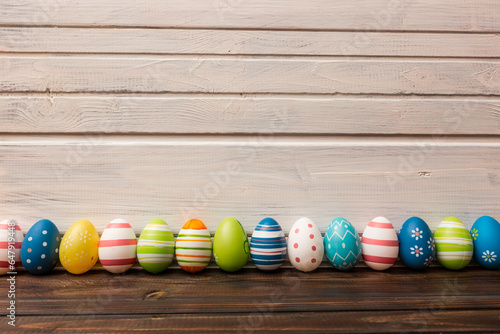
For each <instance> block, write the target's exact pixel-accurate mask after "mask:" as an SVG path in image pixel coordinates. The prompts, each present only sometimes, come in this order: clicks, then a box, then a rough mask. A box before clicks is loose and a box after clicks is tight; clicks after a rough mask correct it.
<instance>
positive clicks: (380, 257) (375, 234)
mask: <svg viewBox="0 0 500 334" xmlns="http://www.w3.org/2000/svg"><path fill="white" fill-rule="evenodd" d="M361 246H362V249H363V250H362V255H363V260H364V261H365V263H366V264H367V265H368V266H369V267H370V268H372V269H374V270H386V269H389V268H390V267H392V265H393V264H394V262H396V259H397V258H398V252H399V241H398V236H397V235H396V230H394V226H392V224H391V222H390V221H389V220H388V219H387V218H385V217H377V218H374V219H372V221H371V222H370V223H368V226H367V227H366V228H365V231H364V232H363V236H362V238H361Z"/></svg>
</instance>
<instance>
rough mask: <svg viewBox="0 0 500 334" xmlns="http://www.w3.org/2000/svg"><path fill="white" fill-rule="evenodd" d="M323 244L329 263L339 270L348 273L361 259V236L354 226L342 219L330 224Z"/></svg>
mask: <svg viewBox="0 0 500 334" xmlns="http://www.w3.org/2000/svg"><path fill="white" fill-rule="evenodd" d="M323 242H324V246H325V253H326V258H327V260H328V262H330V264H331V265H332V266H333V267H334V268H336V269H338V270H342V271H348V270H350V269H352V268H354V266H356V264H357V263H358V262H359V260H360V259H361V240H360V238H359V235H358V233H357V232H356V230H355V229H354V226H352V224H351V223H350V222H349V221H348V220H346V219H344V218H342V217H339V218H335V219H334V220H333V221H332V222H331V223H330V225H329V226H328V228H327V229H326V233H325V237H324V239H323Z"/></svg>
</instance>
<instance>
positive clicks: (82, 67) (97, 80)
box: [0, 56, 500, 95]
mask: <svg viewBox="0 0 500 334" xmlns="http://www.w3.org/2000/svg"><path fill="white" fill-rule="evenodd" d="M499 69H500V62H498V61H491V60H490V61H482V60H474V61H464V60H443V61H442V60H397V61H394V60H373V59H355V60H353V59H308V60H305V59H303V58H301V59H295V58H287V59H272V58H271V59H269V58H240V57H236V58H234V59H227V58H224V57H223V58H217V57H215V56H211V57H206V58H205V57H197V58H194V57H191V56H187V57H181V56H170V57H167V56H161V57H159V56H158V57H153V56H149V57H126V56H123V57H119V56H114V57H105V58H103V57H81V56H38V57H33V56H26V57H12V56H4V57H0V71H1V72H0V75H1V76H2V81H1V82H0V91H4V92H19V91H21V92H22V91H30V92H45V91H49V92H195V93H296V94H303V93H313V94H336V93H347V94H429V95H436V94H450V95H471V94H476V95H500V70H499Z"/></svg>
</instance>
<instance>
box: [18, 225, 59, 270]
mask: <svg viewBox="0 0 500 334" xmlns="http://www.w3.org/2000/svg"><path fill="white" fill-rule="evenodd" d="M60 243H61V234H60V233H59V230H58V229H57V226H56V225H54V223H53V222H51V221H50V220H48V219H42V220H40V221H38V222H36V223H35V224H34V225H33V226H31V228H30V229H29V230H28V233H26V236H25V237H24V242H23V244H22V246H21V261H22V263H23V266H24V268H25V269H26V270H27V271H29V272H30V273H32V274H36V275H40V274H46V273H48V272H50V271H51V270H52V269H54V267H55V266H56V264H57V261H58V260H59V244H60Z"/></svg>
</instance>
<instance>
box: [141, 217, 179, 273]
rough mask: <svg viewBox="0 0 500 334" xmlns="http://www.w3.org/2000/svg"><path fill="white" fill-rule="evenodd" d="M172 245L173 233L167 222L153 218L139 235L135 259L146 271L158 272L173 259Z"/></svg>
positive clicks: (173, 243)
mask: <svg viewBox="0 0 500 334" xmlns="http://www.w3.org/2000/svg"><path fill="white" fill-rule="evenodd" d="M174 246H175V242H174V235H173V233H172V230H171V229H170V227H169V226H168V224H167V223H165V221H163V220H161V219H154V220H152V221H151V222H149V224H147V225H146V227H145V228H144V230H143V231H142V233H141V235H140V236H139V242H138V243H137V259H138V260H139V263H140V265H141V266H142V267H143V268H144V269H145V270H146V271H148V272H150V273H153V274H158V273H160V272H162V271H164V270H165V269H167V267H168V266H169V265H170V264H171V263H172V261H173V260H174Z"/></svg>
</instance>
